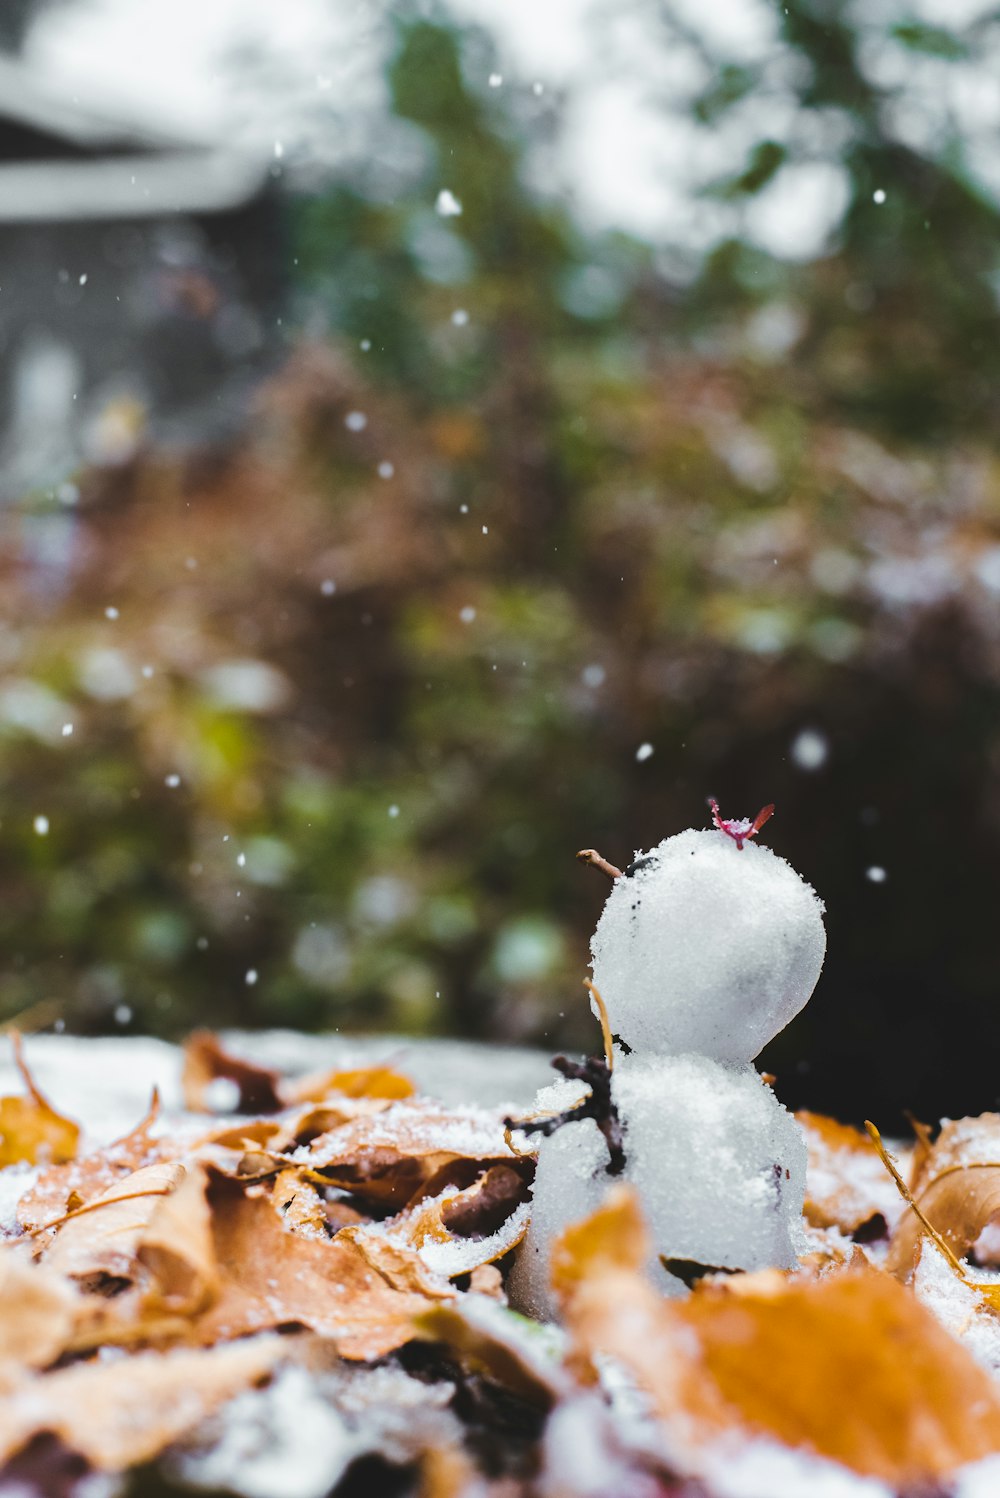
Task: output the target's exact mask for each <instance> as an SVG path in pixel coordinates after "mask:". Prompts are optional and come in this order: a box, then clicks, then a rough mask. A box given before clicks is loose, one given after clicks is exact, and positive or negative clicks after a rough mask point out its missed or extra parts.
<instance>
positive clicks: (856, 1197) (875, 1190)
mask: <svg viewBox="0 0 1000 1498" xmlns="http://www.w3.org/2000/svg"><path fill="white" fill-rule="evenodd" d="M795 1117H796V1119H797V1121H798V1122H799V1124H800V1125H801V1126H802V1130H803V1133H804V1134H805V1138H806V1145H807V1147H808V1150H809V1165H808V1170H807V1173H806V1200H805V1217H806V1220H807V1221H808V1222H810V1223H811V1224H812V1225H813V1227H818V1228H827V1227H836V1228H840V1230H841V1231H842V1232H844V1233H853V1232H856V1231H857V1229H858V1228H860V1227H862V1226H863V1225H864V1224H865V1223H867V1222H870V1221H871V1220H872V1218H873V1217H882V1218H884V1219H885V1220H886V1222H894V1221H895V1220H896V1218H897V1217H898V1216H899V1212H900V1205H901V1204H900V1200H899V1196H898V1194H897V1192H896V1190H895V1187H894V1186H893V1184H892V1182H891V1181H890V1180H889V1178H888V1176H887V1175H886V1173H885V1170H884V1169H883V1167H882V1163H881V1161H880V1160H879V1157H878V1154H877V1153H876V1151H875V1147H874V1145H873V1144H872V1141H871V1140H870V1139H869V1137H868V1135H867V1134H865V1133H862V1131H861V1130H860V1129H855V1128H852V1127H851V1126H850V1125H849V1124H842V1123H838V1122H837V1120H836V1119H833V1118H827V1117H826V1116H825V1115H824V1114H822V1113H808V1112H800V1113H796V1115H795Z"/></svg>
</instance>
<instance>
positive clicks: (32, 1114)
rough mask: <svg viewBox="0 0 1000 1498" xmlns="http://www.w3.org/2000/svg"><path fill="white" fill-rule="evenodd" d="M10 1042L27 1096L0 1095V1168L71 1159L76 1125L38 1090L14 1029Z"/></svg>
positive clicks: (78, 1130) (74, 1144) (76, 1139)
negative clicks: (21, 1162) (19, 1163)
mask: <svg viewBox="0 0 1000 1498" xmlns="http://www.w3.org/2000/svg"><path fill="white" fill-rule="evenodd" d="M11 1042H12V1044H13V1046H14V1060H15V1062H16V1063H17V1069H18V1071H19V1072H20V1073H21V1078H22V1080H23V1082H24V1085H25V1088H26V1089H27V1093H28V1095H27V1097H5V1098H0V1169H2V1168H3V1167H4V1166H6V1165H15V1164H17V1162H18V1161H21V1160H23V1161H26V1162H27V1163H28V1164H29V1165H45V1164H48V1163H49V1162H52V1163H58V1162H59V1161H62V1160H72V1159H73V1157H74V1156H75V1154H76V1150H77V1145H78V1143H79V1139H80V1129H79V1127H78V1125H77V1124H75V1123H73V1121H72V1119H69V1118H63V1116H62V1114H61V1113H57V1112H56V1110H55V1109H54V1108H53V1107H52V1105H51V1104H50V1103H49V1102H48V1101H47V1099H46V1098H44V1097H43V1096H42V1094H41V1093H40V1092H39V1090H38V1087H37V1086H36V1085H35V1080H34V1078H33V1077H32V1075H31V1073H30V1071H29V1070H28V1066H27V1063H26V1061H25V1059H24V1051H23V1047H22V1043H21V1037H20V1035H18V1033H17V1031H16V1030H12V1031H11Z"/></svg>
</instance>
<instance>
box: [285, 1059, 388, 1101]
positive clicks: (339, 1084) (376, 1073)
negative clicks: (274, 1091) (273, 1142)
mask: <svg viewBox="0 0 1000 1498" xmlns="http://www.w3.org/2000/svg"><path fill="white" fill-rule="evenodd" d="M416 1090H417V1089H416V1088H415V1087H414V1085H413V1083H412V1082H411V1081H410V1079H409V1077H404V1076H403V1074H402V1072H398V1071H395V1070H394V1069H393V1068H392V1067H391V1066H361V1067H355V1068H354V1069H348V1070H346V1071H327V1072H316V1073H314V1074H312V1075H310V1076H307V1077H300V1078H299V1079H298V1080H293V1081H290V1082H285V1083H284V1085H283V1086H282V1089H281V1091H282V1096H283V1097H284V1099H285V1101H286V1103H289V1104H294V1103H312V1102H316V1103H318V1102H323V1101H324V1099H326V1098H328V1097H330V1096H331V1095H336V1096H338V1097H348V1098H380V1099H383V1100H384V1101H386V1102H397V1101H398V1100H399V1099H401V1098H408V1097H412V1096H413V1094H414V1093H415V1092H416Z"/></svg>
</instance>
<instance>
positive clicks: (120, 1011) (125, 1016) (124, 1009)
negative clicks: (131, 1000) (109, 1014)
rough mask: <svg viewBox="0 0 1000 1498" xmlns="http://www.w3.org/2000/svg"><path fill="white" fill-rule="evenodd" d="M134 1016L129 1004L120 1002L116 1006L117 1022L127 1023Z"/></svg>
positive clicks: (117, 1023)
mask: <svg viewBox="0 0 1000 1498" xmlns="http://www.w3.org/2000/svg"><path fill="white" fill-rule="evenodd" d="M131 1018H132V1010H131V1009H130V1008H129V1006H128V1004H119V1005H117V1007H116V1008H115V1024H116V1025H127V1024H128V1023H129V1021H130V1020H131Z"/></svg>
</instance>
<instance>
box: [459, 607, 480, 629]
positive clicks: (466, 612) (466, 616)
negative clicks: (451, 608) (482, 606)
mask: <svg viewBox="0 0 1000 1498" xmlns="http://www.w3.org/2000/svg"><path fill="white" fill-rule="evenodd" d="M458 617H459V618H460V619H461V621H462V623H463V624H471V623H472V621H473V620H474V619H475V617H476V611H475V609H474V608H472V607H470V605H469V604H466V606H465V608H464V609H459V612H458Z"/></svg>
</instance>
